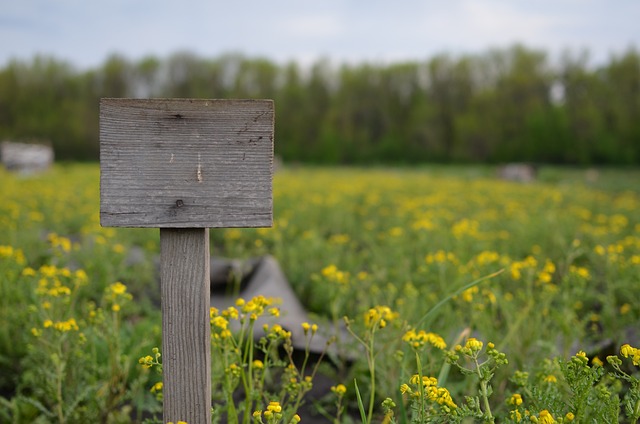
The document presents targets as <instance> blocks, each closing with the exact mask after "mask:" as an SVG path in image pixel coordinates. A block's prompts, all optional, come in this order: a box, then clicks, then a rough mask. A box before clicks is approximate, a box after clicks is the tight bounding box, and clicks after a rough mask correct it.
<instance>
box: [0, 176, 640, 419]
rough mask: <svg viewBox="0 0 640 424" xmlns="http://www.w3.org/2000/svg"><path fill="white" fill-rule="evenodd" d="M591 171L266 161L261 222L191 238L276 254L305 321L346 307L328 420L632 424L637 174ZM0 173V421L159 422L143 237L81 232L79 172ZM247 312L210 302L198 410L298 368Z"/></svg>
mask: <svg viewBox="0 0 640 424" xmlns="http://www.w3.org/2000/svg"><path fill="white" fill-rule="evenodd" d="M600 172H601V175H600V179H599V180H598V181H597V182H595V183H594V182H591V181H586V180H585V173H584V171H580V170H567V169H559V168H547V167H544V168H542V169H541V170H540V177H541V178H540V179H541V181H539V182H534V183H531V184H515V183H511V182H505V181H500V180H497V179H496V178H494V177H493V175H494V170H493V169H491V168H487V167H465V168H462V167H437V166H431V167H429V168H384V169H382V168H378V169H375V168H373V169H367V170H363V169H356V168H309V167H295V168H286V167H285V168H283V169H281V170H280V171H279V172H278V173H276V175H275V177H274V178H275V179H274V206H275V208H276V210H275V214H274V218H275V219H274V228H271V229H264V228H263V229H218V230H212V231H211V248H212V249H211V251H212V254H213V255H216V256H219V257H233V258H247V257H256V256H260V255H265V254H271V255H273V256H275V257H276V258H277V259H278V261H279V263H280V264H281V265H282V267H283V271H284V273H285V275H286V276H287V278H288V279H289V281H291V283H292V286H293V289H294V290H295V291H296V293H297V295H298V296H299V298H300V299H301V300H302V303H303V304H304V305H305V306H306V307H307V308H308V309H310V310H311V313H313V314H315V315H316V316H315V317H314V321H315V322H317V323H318V324H319V325H318V327H317V328H315V327H314V326H312V325H309V324H306V325H305V324H304V323H301V324H302V328H303V329H304V331H305V332H307V333H306V334H309V332H310V333H312V334H313V333H315V332H316V331H318V332H319V333H320V334H322V332H323V331H327V332H329V330H330V329H333V328H335V329H340V328H341V325H342V323H343V322H344V321H343V317H344V316H345V315H346V316H348V326H349V328H348V330H347V331H340V330H338V331H336V340H335V343H333V344H332V345H331V349H330V350H329V351H328V355H329V356H330V357H331V359H332V360H333V361H335V362H334V363H335V367H334V368H330V367H327V368H326V369H324V368H321V369H319V371H318V372H320V371H322V372H323V374H325V376H326V377H328V378H331V379H332V381H333V382H335V386H333V388H332V389H331V391H330V393H327V394H326V396H325V397H324V398H322V399H320V400H318V403H317V404H316V405H313V408H314V409H316V410H317V411H319V413H320V414H322V415H323V416H324V417H326V418H327V419H329V420H330V421H331V422H334V423H336V424H337V423H350V422H353V421H356V422H357V421H358V420H359V418H358V417H359V409H360V408H359V406H361V410H362V413H363V416H364V419H363V421H369V422H378V421H381V420H384V419H386V420H388V422H390V423H392V422H402V423H409V422H456V420H458V421H462V422H468V421H464V420H465V419H466V420H468V419H469V418H470V417H471V418H473V419H476V420H479V421H485V422H491V420H494V421H495V422H536V420H537V422H543V423H550V422H554V421H555V422H570V421H572V420H573V422H589V421H587V418H585V417H591V416H595V417H597V419H598V420H599V422H607V421H611V422H616V420H617V419H618V418H619V419H620V420H626V421H625V422H634V421H637V420H638V417H639V416H640V387H639V383H638V377H639V375H640V374H639V371H638V366H640V365H639V364H640V350H638V347H637V346H636V347H634V346H635V345H634V346H631V345H630V344H629V343H631V344H634V343H635V341H633V339H632V338H630V335H629V334H630V332H631V333H633V331H634V330H636V329H637V328H638V320H639V317H640V309H639V305H640V298H638V290H637V287H638V283H639V281H640V280H639V277H640V274H638V272H637V269H638V266H639V265H640V237H639V235H640V216H638V214H637V210H638V208H640V197H639V194H640V192H639V191H638V190H639V189H638V187H637V184H634V183H635V181H637V180H638V178H637V176H638V175H637V171H633V170H612V169H609V170H606V169H605V170H601V171H600ZM0 179H1V180H2V182H3V184H2V185H1V186H0V192H1V193H0V194H2V196H3V199H5V201H4V202H2V203H0V230H2V231H0V276H1V277H2V278H0V323H2V325H0V421H1V422H17V423H21V422H41V423H42V422H122V423H126V422H131V421H134V422H139V421H141V419H142V417H143V416H144V417H149V416H152V415H153V414H156V415H158V414H159V410H160V403H159V402H158V399H157V398H158V397H160V394H161V390H160V387H161V386H159V383H160V380H159V379H160V376H159V375H158V374H156V373H153V372H150V369H149V368H147V366H149V365H151V367H152V368H155V367H158V366H159V365H160V362H161V361H160V359H161V356H159V353H160V352H159V351H152V350H151V348H152V347H153V346H158V345H159V336H160V335H159V331H160V329H159V325H160V322H161V317H160V314H159V311H158V308H157V300H158V299H157V292H158V287H157V282H156V281H155V265H154V258H155V257H157V253H158V232H157V230H147V229H111V228H101V227H100V225H99V214H98V185H99V172H98V167H97V166H96V165H88V164H83V165H66V166H62V165H56V166H54V167H53V169H51V170H49V171H47V172H45V173H42V174H34V175H30V176H19V175H14V174H10V173H8V172H6V171H3V170H0ZM136 252H137V253H136ZM136 255H139V258H138V259H137V260H134V259H135V256H136ZM500 270H503V271H502V272H499V271H500ZM483 276H488V277H490V278H483ZM118 282H121V283H118ZM154 302H155V303H154ZM249 305H250V304H249V302H246V303H243V302H242V301H241V302H240V303H238V304H237V305H236V310H235V311H234V309H227V310H226V311H217V312H216V311H212V313H211V318H212V334H214V337H213V339H212V343H213V344H212V351H213V352H214V354H215V355H216V358H217V359H218V360H217V361H212V362H213V369H212V378H213V379H214V380H213V381H214V386H215V387H214V389H213V390H212V392H213V393H214V396H215V398H214V399H212V401H213V404H214V406H215V412H216V413H215V414H214V418H216V419H219V420H222V419H224V417H225V415H226V416H227V417H228V416H229V415H231V416H233V412H232V410H233V408H236V417H238V419H243V418H246V417H248V416H247V415H246V414H245V412H248V413H249V414H251V418H252V419H255V420H256V421H259V419H261V420H263V421H264V422H269V421H270V420H271V421H272V422H273V421H275V420H280V421H281V422H291V421H296V420H297V418H296V415H295V412H296V411H295V409H296V408H298V407H299V406H300V405H301V404H302V403H303V402H304V401H305V400H306V399H305V397H304V394H305V393H308V392H307V390H308V388H309V387H312V386H313V384H314V381H313V378H311V381H309V380H307V379H306V378H305V377H307V376H309V377H312V376H313V375H314V372H316V371H315V368H314V365H311V364H310V363H309V362H306V364H307V365H306V367H307V368H306V369H307V371H309V372H304V368H305V365H303V366H302V369H300V368H297V369H296V370H294V369H290V368H288V365H289V364H290V363H291V362H292V361H291V358H290V357H289V352H290V350H289V349H290V346H289V345H288V342H287V338H288V337H287V336H286V332H287V331H286V329H281V328H278V327H274V326H269V327H268V328H267V329H266V330H265V329H264V328H263V330H264V331H265V332H266V334H267V335H266V336H265V338H264V339H263V341H257V342H256V343H255V344H254V343H252V340H253V337H251V332H252V331H254V329H253V327H252V318H251V311H252V310H253V309H254V306H249ZM264 306H266V305H264ZM245 307H246V310H245V309H243V308H245ZM236 312H237V317H236ZM262 312H266V313H267V314H273V315H274V317H273V318H276V315H277V312H276V311H275V310H273V311H272V310H271V307H268V308H265V307H263V308H262ZM316 318H318V319H317V320H316ZM225 330H226V331H225ZM236 330H237V331H236ZM349 332H350V334H349ZM269 334H271V336H272V338H269ZM216 335H217V336H218V338H216V337H215V336H216ZM272 342H273V343H272ZM457 346H459V348H457ZM579 349H582V350H584V352H579V353H577V354H576V351H578V350H579ZM147 352H152V355H149V357H144V358H143V361H142V362H141V363H138V362H137V358H139V357H140V356H141V355H145V354H146V353H147ZM353 352H357V354H355V355H354V354H353ZM349 353H351V354H350V355H348V354H349ZM257 355H261V356H262V357H258V356H257ZM278 355H279V356H278ZM342 358H349V361H347V360H342ZM256 360H260V361H261V364H260V363H258V362H255V361H256ZM304 361H307V359H305V360H304ZM298 363H299V362H298ZM232 365H235V366H232ZM262 370H264V372H263V371H262ZM340 382H342V383H344V384H339V383H340ZM352 382H357V390H356V385H355V383H352ZM332 384H333V383H332ZM327 392H329V390H327ZM241 393H248V394H249V396H247V397H242V396H241V395H240V394H241ZM267 393H268V396H267V397H265V394H267ZM230 394H235V395H236V396H231V397H230ZM358 397H360V401H358ZM238 399H240V401H239V402H238ZM234 402H236V403H234ZM272 402H278V404H277V405H276V404H275V403H272ZM383 402H384V404H383ZM453 405H455V408H454V406H453ZM269 407H271V409H269ZM260 410H261V413H257V411H260ZM266 412H269V413H267V414H266V415H265V413H266ZM253 413H256V415H255V416H254V415H253ZM300 413H301V414H302V412H300ZM243 414H245V415H243ZM258 418H259V419H258ZM519 420H520V421H519Z"/></svg>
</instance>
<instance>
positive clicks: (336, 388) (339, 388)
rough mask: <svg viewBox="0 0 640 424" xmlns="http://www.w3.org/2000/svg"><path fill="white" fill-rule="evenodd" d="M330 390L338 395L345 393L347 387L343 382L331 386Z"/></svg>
mask: <svg viewBox="0 0 640 424" xmlns="http://www.w3.org/2000/svg"><path fill="white" fill-rule="evenodd" d="M331 391H332V392H333V393H335V394H337V395H338V396H342V395H344V394H345V393H347V388H346V387H345V386H344V384H338V385H337V386H331Z"/></svg>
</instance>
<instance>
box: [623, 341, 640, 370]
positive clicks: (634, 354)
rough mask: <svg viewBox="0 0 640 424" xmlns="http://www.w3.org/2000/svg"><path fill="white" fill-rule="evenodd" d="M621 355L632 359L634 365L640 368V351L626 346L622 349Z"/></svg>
mask: <svg viewBox="0 0 640 424" xmlns="http://www.w3.org/2000/svg"><path fill="white" fill-rule="evenodd" d="M620 354H621V355H622V356H624V357H625V358H631V361H632V362H633V365H635V366H640V349H638V348H635V347H632V346H631V345H630V344H624V345H622V347H621V348H620Z"/></svg>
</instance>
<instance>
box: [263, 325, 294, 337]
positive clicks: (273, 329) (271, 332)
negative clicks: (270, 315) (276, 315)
mask: <svg viewBox="0 0 640 424" xmlns="http://www.w3.org/2000/svg"><path fill="white" fill-rule="evenodd" d="M262 329H263V330H264V332H265V334H266V335H267V338H268V339H270V340H277V339H289V338H291V332H290V331H287V330H285V329H284V328H282V326H281V325H280V324H273V325H272V326H269V325H268V324H264V325H263V326H262Z"/></svg>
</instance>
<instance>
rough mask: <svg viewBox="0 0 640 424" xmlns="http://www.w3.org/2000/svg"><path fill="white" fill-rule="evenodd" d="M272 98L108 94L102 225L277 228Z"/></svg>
mask: <svg viewBox="0 0 640 424" xmlns="http://www.w3.org/2000/svg"><path fill="white" fill-rule="evenodd" d="M273 120H274V113H273V102H272V101H271V100H200V99H197V100H196V99H166V100H165V99H163V100H137V99H102V101H101V102H100V222H101V224H102V225H103V226H108V227H162V228H169V227H170V228H219V227H269V226H271V225H272V213H273V212H272V209H273V201H272V183H271V181H272V178H271V176H272V167H273Z"/></svg>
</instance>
